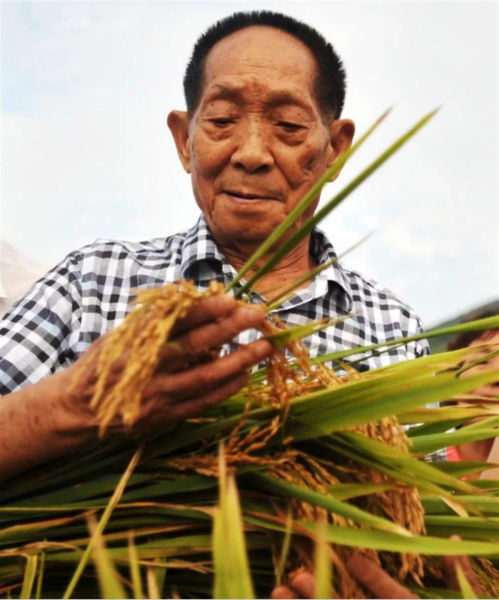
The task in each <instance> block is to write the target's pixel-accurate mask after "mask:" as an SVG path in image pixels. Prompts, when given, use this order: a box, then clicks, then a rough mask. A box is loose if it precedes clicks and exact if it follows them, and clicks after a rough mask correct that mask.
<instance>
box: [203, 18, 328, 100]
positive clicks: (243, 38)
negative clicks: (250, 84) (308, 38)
mask: <svg viewBox="0 0 499 600" xmlns="http://www.w3.org/2000/svg"><path fill="white" fill-rule="evenodd" d="M248 72H251V73H253V74H254V77H255V78H257V79H258V77H261V78H262V79H264V78H274V79H275V80H276V82H278V81H279V77H282V79H281V80H280V81H281V83H286V81H288V80H289V79H293V81H294V82H295V84H298V85H300V86H302V87H303V88H305V89H306V90H308V91H312V92H313V91H314V90H315V81H316V78H317V74H318V67H317V62H316V59H315V57H314V55H313V53H312V51H311V50H310V48H309V47H308V46H306V45H305V44H304V43H303V42H302V41H301V40H299V39H298V38H295V37H294V36H293V35H291V34H289V33H287V32H285V31H282V30H280V29H276V28H274V27H269V26H266V25H252V26H250V27H246V28H244V29H241V30H239V31H236V32H234V33H231V34H229V35H228V36H226V37H224V38H223V39H222V40H220V41H219V42H217V43H216V44H215V45H214V46H213V48H212V49H211V50H210V51H209V52H208V55H207V56H206V59H205V62H204V70H203V92H204V90H205V88H206V86H207V85H209V84H210V82H212V81H213V80H214V79H216V78H219V77H227V76H236V77H237V76H244V75H245V74H247V73H248Z"/></svg>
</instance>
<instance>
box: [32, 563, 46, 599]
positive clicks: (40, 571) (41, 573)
mask: <svg viewBox="0 0 499 600" xmlns="http://www.w3.org/2000/svg"><path fill="white" fill-rule="evenodd" d="M39 556H40V566H39V567H38V578H37V580H36V591H35V595H34V598H36V599H37V600H38V599H39V598H41V597H42V587H43V576H44V573H45V552H43V551H42V552H40V555H39Z"/></svg>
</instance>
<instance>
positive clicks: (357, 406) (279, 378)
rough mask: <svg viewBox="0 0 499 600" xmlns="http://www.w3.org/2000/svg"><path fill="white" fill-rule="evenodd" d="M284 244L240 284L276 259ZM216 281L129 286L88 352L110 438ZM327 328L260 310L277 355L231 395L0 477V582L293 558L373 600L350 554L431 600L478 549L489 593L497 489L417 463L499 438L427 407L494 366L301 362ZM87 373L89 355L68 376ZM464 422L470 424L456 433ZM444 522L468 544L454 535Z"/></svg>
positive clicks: (67, 591) (267, 578)
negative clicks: (196, 414)
mask: <svg viewBox="0 0 499 600" xmlns="http://www.w3.org/2000/svg"><path fill="white" fill-rule="evenodd" d="M422 122H423V121H422ZM422 122H421V123H422ZM421 123H420V124H418V126H416V127H415V128H413V130H411V131H412V133H411V135H412V134H413V133H414V132H415V131H417V129H418V128H419V127H420V126H421ZM408 137H410V136H408V135H406V136H403V138H401V140H402V139H404V140H406V139H408ZM402 143H403V142H401V141H400V140H399V141H398V142H397V143H396V144H394V146H393V148H395V147H399V146H400V145H401V144H402ZM397 144H398V145H397ZM393 148H392V150H391V151H390V152H391V153H393V151H395V150H394V149H393ZM395 149H396V148H395ZM390 152H389V153H388V154H387V153H385V154H384V155H383V156H384V158H383V159H379V160H378V161H376V164H377V166H379V165H380V164H382V162H383V161H384V160H386V158H387V157H388V156H389V155H390ZM335 168H339V167H338V166H336V167H335ZM374 168H377V167H373V166H371V167H369V168H368V169H367V170H366V172H365V173H367V172H369V173H370V172H373V170H374ZM329 176H330V174H328V175H327V176H325V177H324V178H323V179H324V181H326V180H327V178H328V177H329ZM366 176H367V175H364V178H365V177H366ZM357 180H358V183H359V182H360V181H361V180H362V177H360V179H359V178H357ZM357 180H356V181H357ZM358 183H356V185H358ZM348 187H349V186H347V188H348ZM354 187H355V186H353V185H352V184H351V185H350V188H349V189H350V190H351V189H353V188H354ZM316 193H317V188H315V190H312V191H311V193H310V194H309V196H310V198H312V197H313V195H314V194H316ZM342 194H343V195H342ZM346 195H347V194H346V193H343V192H341V193H340V194H339V195H338V196H337V197H336V198H335V199H333V200H332V201H331V202H330V203H329V204H328V206H330V207H332V206H334V205H336V204H338V202H339V201H340V200H341V199H342V198H343V197H346ZM310 198H309V200H310ZM338 198H339V199H338ZM305 205H306V204H303V205H302V210H304V208H303V207H304V206H305ZM326 212H327V211H326ZM323 214H324V213H323ZM323 214H322V216H323ZM294 217H295V218H296V214H295V215H294ZM314 218H315V217H314ZM311 226H313V223H312V224H311V222H308V223H306V224H305V226H304V227H303V228H302V230H301V233H300V232H296V233H295V234H294V238H295V240H296V238H297V237H299V235H302V234H303V235H306V232H307V227H311ZM273 244H275V239H273V240H272V239H271V240H269V241H268V244H267V250H268V248H269V247H272V245H273ZM284 246H286V244H283V245H282V246H281V247H280V249H279V251H278V252H276V253H275V255H274V257H273V259H271V260H270V261H267V263H265V265H263V266H261V267H260V268H259V269H258V270H256V275H254V276H253V277H252V278H250V279H249V280H248V281H247V282H246V283H245V284H243V285H242V286H241V287H240V289H239V291H238V292H236V295H242V293H243V292H245V291H248V290H249V286H250V285H252V283H253V282H254V280H255V276H258V273H260V274H261V273H262V272H265V269H268V268H270V266H271V264H272V260H274V262H275V261H276V260H279V256H278V255H279V252H281V250H282V248H283V247H284ZM265 252H266V249H265V247H264V248H263V249H262V251H261V253H260V255H258V253H257V255H256V257H254V260H253V262H251V261H250V262H249V266H247V269H246V270H244V269H243V271H242V272H241V273H240V274H239V275H240V276H239V278H238V281H240V280H241V278H242V277H243V275H244V274H245V273H247V272H248V270H250V269H252V268H253V270H254V271H255V269H254V266H255V263H256V262H257V261H258V260H259V259H260V258H261V256H263V255H264V254H265ZM276 256H277V258H276ZM269 265H270V266H269ZM236 283H237V281H236V282H234V285H235V284H236ZM222 291H223V290H222V289H221V288H220V286H218V285H217V284H213V285H212V287H211V288H210V289H209V290H208V291H207V292H206V293H201V292H200V291H198V290H197V289H196V288H195V287H194V286H193V285H192V284H190V283H189V282H177V283H175V284H171V285H169V286H166V287H164V288H159V289H155V290H146V291H142V292H140V293H139V295H138V296H137V299H136V304H137V305H138V306H137V308H136V309H135V310H134V311H132V312H131V313H130V314H129V316H128V317H127V319H126V320H125V321H124V323H123V324H122V325H121V326H120V327H119V328H118V329H116V330H115V331H114V332H113V333H112V334H111V335H109V336H108V337H107V338H106V341H105V343H104V344H103V345H102V347H101V349H100V356H99V362H98V367H97V383H96V386H95V395H94V397H93V399H92V401H91V404H90V407H91V409H92V410H94V411H95V414H96V415H97V417H98V419H99V422H100V424H101V432H102V433H103V434H104V433H105V432H106V430H107V429H108V428H109V427H110V426H111V425H113V424H115V423H118V422H122V423H123V424H124V426H125V427H128V426H131V425H133V423H134V422H135V420H136V419H137V417H138V415H139V413H140V403H141V398H142V393H143V390H144V388H145V386H146V385H147V382H148V381H149V379H150V377H151V375H152V373H154V371H155V369H156V367H157V365H158V361H159V357H160V353H161V351H162V349H163V348H164V347H165V344H168V343H171V341H170V340H169V336H170V333H171V331H172V328H173V327H174V325H175V322H176V320H177V319H179V318H181V317H182V315H183V314H184V313H185V311H186V310H187V309H188V308H191V309H192V308H195V306H196V303H197V302H200V301H201V299H202V298H203V295H204V294H210V295H216V294H219V293H221V292H222ZM240 301H241V302H246V300H240ZM327 325H330V323H312V324H310V325H309V326H306V327H299V328H294V329H293V328H286V327H285V326H284V325H283V324H282V323H280V322H279V321H277V320H276V319H275V318H272V317H270V316H269V319H268V320H267V322H266V324H265V325H264V326H263V329H262V335H264V336H266V337H267V338H268V339H269V340H271V341H272V344H273V348H274V350H273V353H272V355H271V357H270V358H269V360H268V361H267V364H266V365H265V366H263V367H262V368H261V369H259V370H257V371H256V372H254V373H253V374H252V376H251V378H250V381H249V384H248V385H247V386H246V387H245V388H244V389H242V390H241V391H240V392H239V393H237V394H236V395H234V396H232V397H231V398H230V399H229V400H228V401H226V402H224V403H223V404H221V405H219V406H216V407H212V408H210V409H209V410H207V411H206V412H205V413H203V415H202V417H201V418H197V419H189V420H187V421H185V422H182V423H178V424H175V425H171V426H169V427H167V428H165V430H163V431H161V432H160V433H159V434H157V435H156V436H154V437H152V438H150V439H148V440H147V442H146V443H143V442H137V446H136V447H134V444H133V443H132V444H131V443H130V440H123V439H121V438H115V437H113V436H107V437H106V438H105V439H104V440H103V441H102V442H100V443H99V444H96V445H95V446H94V447H93V448H90V449H87V450H86V451H84V452H80V453H78V454H77V455H73V456H68V457H65V458H62V459H59V460H55V461H53V462H52V463H50V464H47V465H44V466H41V467H37V468H35V469H32V470H31V471H30V472H29V473H28V474H27V475H26V474H25V475H22V476H19V477H18V478H16V479H13V480H11V481H9V482H8V485H6V486H4V488H3V489H2V490H1V492H0V500H1V505H0V522H1V523H2V525H1V527H2V529H0V595H2V596H3V597H21V598H27V597H35V598H41V597H43V598H51V597H61V596H62V597H64V598H69V597H86V598H92V597H105V598H115V597H116V598H117V597H134V598H143V597H149V598H158V597H189V598H194V597H200V598H206V597H211V596H212V595H213V597H218V598H222V597H225V598H243V597H248V598H250V597H255V596H256V597H268V595H269V593H270V591H271V589H272V588H273V587H274V586H275V585H277V584H280V583H282V582H283V581H285V578H286V574H287V573H289V572H290V571H292V570H294V569H296V568H300V567H304V568H307V569H311V570H315V572H316V574H317V584H318V587H317V595H318V596H320V597H326V596H325V595H324V594H327V593H333V594H334V596H335V597H350V598H365V597H369V596H368V595H367V594H366V590H364V589H363V588H362V587H361V586H360V585H359V584H358V582H357V581H356V580H354V579H352V577H351V576H350V575H349V573H348V570H347V569H346V568H345V563H346V562H347V561H348V559H349V558H350V557H351V556H352V555H353V554H354V553H359V552H360V553H362V554H364V555H366V556H368V557H369V558H370V559H372V560H373V561H375V562H376V563H378V564H380V565H382V567H383V568H384V569H385V570H386V571H387V572H388V573H389V574H390V575H392V576H394V577H395V578H397V579H398V580H399V581H401V582H403V583H405V584H406V585H407V586H409V587H410V588H411V589H412V590H413V591H414V592H415V593H416V594H418V595H420V596H422V597H434V598H436V597H448V594H449V592H448V591H446V590H444V589H443V588H445V581H444V575H443V572H442V566H441V561H440V557H441V556H442V555H446V554H448V555H472V556H473V559H472V560H473V567H474V569H475V571H476V573H477V575H478V577H479V579H480V581H481V587H482V589H483V592H484V594H485V595H488V596H492V597H494V596H497V595H498V594H499V587H498V585H499V584H498V582H499V577H497V571H496V570H495V568H494V565H493V562H491V560H490V559H492V560H493V559H494V558H497V557H498V555H499V552H498V550H497V548H498V545H497V541H498V538H499V520H498V518H497V515H499V500H498V499H497V494H498V492H499V485H498V484H497V482H493V481H489V482H487V481H482V480H481V481H477V482H475V483H474V484H471V483H470V482H467V481H462V480H460V479H459V478H458V477H459V476H461V475H463V474H466V473H471V472H475V471H480V470H483V469H485V468H487V467H488V466H489V465H487V464H477V463H473V464H470V463H446V462H440V463H435V464H429V463H426V462H424V461H422V460H421V458H422V457H424V456H425V455H426V454H428V453H429V452H432V451H434V450H436V449H438V448H443V447H446V446H449V445H453V444H456V443H462V442H464V441H472V440H479V439H486V438H490V437H493V436H495V435H496V434H497V425H498V423H499V417H498V416H497V410H496V409H494V407H493V406H490V405H487V404H479V403H474V404H473V405H472V406H465V407H462V406H459V407H456V406H446V407H442V408H433V409H430V408H424V406H425V405H428V404H434V403H438V402H440V401H443V400H447V399H449V398H452V397H453V396H455V395H457V394H459V395H462V394H463V393H467V392H469V391H470V390H473V389H475V388H477V387H479V386H480V385H482V384H485V383H488V382H490V381H492V380H494V379H495V378H496V374H495V373H491V372H487V371H485V372H481V373H480V374H478V375H473V376H468V377H460V376H459V370H458V367H459V365H460V364H461V361H462V360H463V359H464V358H465V357H466V356H467V355H468V354H469V353H470V350H469V349H464V350H457V351H454V352H447V353H442V354H438V355H434V356H431V357H424V358H420V359H417V360H413V361H407V362H405V363H399V364H395V365H392V366H390V367H385V368H382V369H378V370H374V371H371V372H367V373H358V372H357V371H356V370H355V369H354V368H352V367H347V366H346V365H345V363H344V359H345V358H346V357H348V356H349V355H357V354H360V353H362V352H363V351H364V352H382V351H384V350H386V346H387V345H386V344H385V346H384V347H383V348H378V347H376V346H371V347H368V348H364V349H362V348H355V349H353V350H351V351H343V352H338V353H335V354H332V355H329V356H326V357H321V358H320V360H311V359H310V358H309V356H308V353H307V351H306V348H305V346H304V345H303V343H302V342H301V341H300V340H301V339H302V338H303V337H304V336H305V335H306V334H307V332H310V331H312V330H315V329H317V328H320V327H325V326H327ZM498 326H499V318H490V319H485V320H482V321H480V322H472V323H468V324H466V325H460V326H456V327H454V328H448V329H446V330H445V331H442V332H440V333H451V332H452V331H458V330H463V329H470V330H471V329H473V328H475V329H488V328H493V327H498ZM429 335H432V334H425V336H420V337H428V336H429ZM433 335H438V332H435V333H434V334H433ZM416 337H417V336H416ZM411 339H414V338H411ZM408 341H410V340H409V339H406V340H396V341H394V342H393V343H392V345H397V344H403V343H406V342H408ZM490 350H491V351H492V352H497V349H493V348H491V349H490ZM486 358H487V357H485V358H484V359H483V360H486ZM117 361H118V362H119V365H120V366H119V377H116V368H115V365H116V363H117ZM328 365H329V366H328ZM87 368H90V364H86V363H83V365H82V367H81V369H82V370H81V372H80V373H77V375H76V379H75V385H77V383H78V377H81V376H84V374H85V369H87ZM92 368H93V367H92ZM476 417H482V420H480V421H479V422H478V423H475V424H474V425H472V426H469V427H466V428H463V429H454V428H455V427H456V426H457V425H459V424H462V423H466V422H467V421H469V420H470V419H472V418H476ZM402 425H413V426H412V427H411V428H410V430H409V431H406V430H405V429H404V427H403V426H402ZM137 447H138V448H139V449H138V450H137ZM236 485H237V489H238V490H239V491H237V489H236ZM219 488H220V489H219ZM452 533H455V534H459V536H460V537H461V540H458V541H454V540H452V541H451V540H449V539H448V536H449V535H450V534H452ZM314 546H316V548H317V551H316V552H315V557H316V558H314ZM461 581H462V592H463V593H466V590H467V585H466V580H465V579H463V578H462V579H461ZM453 594H454V597H455V593H454V592H453Z"/></svg>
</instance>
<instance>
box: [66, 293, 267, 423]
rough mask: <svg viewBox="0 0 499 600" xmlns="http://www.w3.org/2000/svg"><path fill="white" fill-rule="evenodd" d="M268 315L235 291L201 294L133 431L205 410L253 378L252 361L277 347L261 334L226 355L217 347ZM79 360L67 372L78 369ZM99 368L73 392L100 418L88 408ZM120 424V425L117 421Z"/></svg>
mask: <svg viewBox="0 0 499 600" xmlns="http://www.w3.org/2000/svg"><path fill="white" fill-rule="evenodd" d="M264 318H265V311H264V309H263V308H262V307H261V306H245V305H241V304H239V303H238V302H237V301H236V300H235V299H234V298H233V297H231V296H227V295H216V296H211V297H208V298H204V299H202V300H201V301H200V302H199V303H197V304H196V306H195V307H192V308H191V309H190V310H189V312H188V313H187V315H186V316H185V317H183V318H182V319H180V320H179V321H178V322H177V324H176V326H175V328H174V330H173V332H172V335H171V336H170V340H169V342H168V344H166V346H165V348H164V350H163V351H162V354H161V357H160V362H159V364H158V367H157V369H156V371H155V373H154V375H153V377H152V378H151V380H150V382H149V383H148V385H147V386H146V388H145V390H144V394H143V397H142V404H141V414H140V416H139V419H138V421H137V423H136V424H135V425H134V426H133V428H132V429H133V432H134V433H139V434H143V433H148V432H149V431H151V430H153V429H158V428H159V427H160V426H161V425H165V424H168V423H171V422H173V421H178V420H183V419H187V418H189V417H194V416H197V415H199V414H201V413H202V412H203V411H204V410H205V409H206V408H208V407H210V406H213V405H215V404H217V403H219V402H222V401H223V400H226V399H227V398H228V397H229V396H231V395H232V394H234V393H236V392H237V391H238V390H239V389H241V387H243V386H244V385H245V383H246V382H247V380H248V367H250V366H252V365H254V364H258V363H259V362H261V361H262V360H263V359H264V358H266V357H267V356H268V355H269V353H270V351H271V349H272V347H271V344H270V343H269V342H268V341H267V340H263V339H262V340H258V341H256V342H253V343H252V344H248V345H247V346H243V347H241V348H239V349H238V350H235V351H234V352H231V353H230V354H227V355H225V356H223V357H219V356H218V348H219V347H220V346H222V345H223V344H226V343H229V342H231V341H232V340H233V338H234V337H235V336H236V335H238V334H239V333H240V332H242V331H244V330H246V329H251V328H256V327H259V326H260V325H261V324H262V322H263V320H264ZM103 341H104V340H103V339H101V340H98V341H97V342H96V344H95V347H92V348H91V349H89V351H88V354H89V356H88V355H84V356H82V357H81V359H80V360H81V361H82V362H85V363H86V362H87V361H88V360H89V359H90V360H92V361H93V363H94V364H96V363H97V357H98V354H99V352H100V349H101V346H102V343H103ZM79 362H80V361H77V362H76V363H75V364H74V365H73V366H72V367H71V368H70V369H69V373H68V375H70V376H73V377H74V374H75V373H77V372H78V371H77V370H78V369H79V366H80V365H79ZM122 369H123V361H118V362H117V364H116V366H115V369H114V372H113V374H112V379H113V380H114V381H115V380H116V379H118V378H119V376H120V373H121V371H122ZM95 381H96V373H95V369H88V368H87V376H86V377H85V378H84V379H83V380H82V381H81V382H79V383H78V386H77V388H76V389H75V390H74V391H73V392H72V394H71V395H70V397H69V402H70V405H71V406H73V407H75V408H76V410H80V411H81V414H82V415H86V417H87V418H90V419H93V420H95V418H94V416H93V415H92V414H90V412H89V408H88V405H89V402H90V400H91V398H92V396H93V393H94V387H95ZM115 428H116V429H120V428H121V425H119V424H116V426H115Z"/></svg>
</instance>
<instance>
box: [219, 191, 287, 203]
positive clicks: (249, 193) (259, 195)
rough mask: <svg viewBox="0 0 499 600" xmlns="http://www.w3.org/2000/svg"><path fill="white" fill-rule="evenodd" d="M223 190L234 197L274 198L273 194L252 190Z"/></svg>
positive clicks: (249, 198)
mask: <svg viewBox="0 0 499 600" xmlns="http://www.w3.org/2000/svg"><path fill="white" fill-rule="evenodd" d="M223 192H224V194H227V195H228V196H233V197H234V198H239V199H241V200H249V201H251V200H276V198H275V197H274V196H270V195H269V194H262V193H260V192H253V191H251V190H223Z"/></svg>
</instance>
